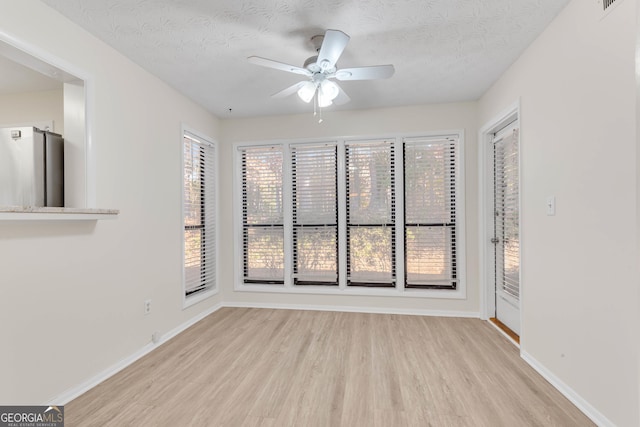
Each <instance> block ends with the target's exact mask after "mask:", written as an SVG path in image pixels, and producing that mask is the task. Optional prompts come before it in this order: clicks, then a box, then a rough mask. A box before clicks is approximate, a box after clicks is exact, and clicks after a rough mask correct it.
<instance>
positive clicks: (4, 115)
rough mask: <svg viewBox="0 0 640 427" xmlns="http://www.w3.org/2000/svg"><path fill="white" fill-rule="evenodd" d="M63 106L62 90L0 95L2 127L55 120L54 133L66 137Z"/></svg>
mask: <svg viewBox="0 0 640 427" xmlns="http://www.w3.org/2000/svg"><path fill="white" fill-rule="evenodd" d="M63 105H64V101H63V92H62V89H59V90H45V91H38V92H22V93H11V94H5V95H0V125H12V124H21V123H29V122H43V121H49V120H53V131H54V132H56V133H59V134H63V135H64V115H63Z"/></svg>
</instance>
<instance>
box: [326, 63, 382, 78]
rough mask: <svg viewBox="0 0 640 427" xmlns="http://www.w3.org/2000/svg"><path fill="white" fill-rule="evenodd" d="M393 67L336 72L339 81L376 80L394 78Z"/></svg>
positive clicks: (361, 68) (373, 67) (372, 67)
mask: <svg viewBox="0 0 640 427" xmlns="http://www.w3.org/2000/svg"><path fill="white" fill-rule="evenodd" d="M394 72H395V68H393V65H373V66H371V67H355V68H343V69H341V70H338V71H336V79H338V80H374V79H387V78H389V77H391V76H393V73H394Z"/></svg>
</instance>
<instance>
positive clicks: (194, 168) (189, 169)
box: [183, 138, 204, 225]
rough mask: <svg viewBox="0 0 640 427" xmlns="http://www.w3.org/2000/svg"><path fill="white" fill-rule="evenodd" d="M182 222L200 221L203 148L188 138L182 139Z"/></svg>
mask: <svg viewBox="0 0 640 427" xmlns="http://www.w3.org/2000/svg"><path fill="white" fill-rule="evenodd" d="M184 141H185V143H184V168H183V170H184V203H185V209H184V223H185V225H199V224H201V222H202V202H203V194H202V192H203V185H202V183H203V180H204V174H203V167H202V166H203V163H204V150H203V149H202V148H201V147H200V145H199V144H196V143H193V142H192V141H191V140H190V139H188V138H185V139H184Z"/></svg>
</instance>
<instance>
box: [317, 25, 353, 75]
mask: <svg viewBox="0 0 640 427" xmlns="http://www.w3.org/2000/svg"><path fill="white" fill-rule="evenodd" d="M350 38H351V37H349V36H348V35H346V34H345V33H343V32H342V31H339V30H327V32H326V33H324V40H323V41H322V46H321V47H320V52H318V60H317V64H318V65H319V66H320V68H321V69H322V70H326V69H329V68H332V67H334V66H335V65H336V62H337V61H338V58H340V55H342V52H343V51H344V48H345V47H347V43H349V39H350Z"/></svg>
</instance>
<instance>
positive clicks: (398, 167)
mask: <svg viewBox="0 0 640 427" xmlns="http://www.w3.org/2000/svg"><path fill="white" fill-rule="evenodd" d="M416 137H426V138H437V137H453V138H456V139H457V144H458V150H457V153H456V154H457V157H456V168H455V177H456V260H457V271H456V275H457V279H458V286H457V287H456V288H455V289H432V288H427V289H424V288H407V287H405V286H404V283H405V271H404V264H405V254H404V214H403V212H404V179H403V177H404V167H403V161H402V155H403V139H404V138H416ZM385 139H386V140H392V141H395V142H394V143H393V144H392V146H393V150H394V157H395V171H394V172H395V187H396V189H395V197H396V202H395V203H396V204H395V212H396V224H395V238H396V244H395V247H396V252H395V261H396V284H397V285H396V286H395V287H393V288H392V287H362V286H347V283H346V271H347V270H346V255H347V253H346V240H345V239H346V236H347V233H346V220H347V218H346V159H345V157H346V156H345V143H355V142H359V141H362V142H364V141H367V140H369V141H376V140H385ZM328 142H336V143H337V146H338V240H339V265H338V269H339V270H338V277H339V285H338V286H324V285H321V286H313V285H304V286H300V285H298V286H295V285H294V283H293V277H292V273H293V265H292V259H293V254H292V245H293V243H292V238H293V224H292V200H291V199H292V197H291V195H292V193H291V191H292V189H291V185H292V183H291V181H292V180H291V164H290V161H286V162H284V164H283V181H284V182H283V194H284V197H283V209H284V233H285V240H284V257H285V259H284V268H285V280H284V284H281V285H273V284H264V285H263V284H259V283H251V284H247V283H243V274H242V271H243V270H242V268H243V264H244V260H243V249H242V212H243V209H242V168H241V161H242V156H241V149H242V148H244V147H259V146H263V147H266V146H274V145H282V146H283V156H284V158H285V159H290V158H291V151H290V148H289V147H290V145H294V144H295V145H300V144H305V143H306V144H316V145H317V144H322V143H328ZM233 189H234V191H233V233H234V290H235V291H240V292H267V293H289V294H328V295H361V296H399V297H424V298H439V299H465V298H466V295H467V292H466V274H465V273H466V260H465V258H466V257H465V248H466V242H465V241H466V236H465V198H466V193H465V138H464V130H444V131H435V132H434V131H431V132H420V133H402V134H378V135H363V136H348V137H329V138H303V139H274V140H263V141H244V142H235V143H234V144H233Z"/></svg>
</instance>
